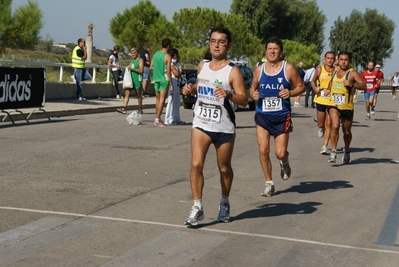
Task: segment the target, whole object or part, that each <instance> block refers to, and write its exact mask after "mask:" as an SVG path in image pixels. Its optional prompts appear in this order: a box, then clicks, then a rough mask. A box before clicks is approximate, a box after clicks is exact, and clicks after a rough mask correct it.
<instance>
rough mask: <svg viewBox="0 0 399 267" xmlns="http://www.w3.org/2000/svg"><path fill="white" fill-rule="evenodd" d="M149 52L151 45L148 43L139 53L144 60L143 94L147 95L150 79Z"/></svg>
mask: <svg viewBox="0 0 399 267" xmlns="http://www.w3.org/2000/svg"><path fill="white" fill-rule="evenodd" d="M150 53H151V47H150V46H149V45H145V46H144V50H143V51H142V52H141V54H140V58H142V59H143V62H144V69H143V96H144V97H148V96H149V94H148V93H147V88H148V84H149V83H150V82H151V81H150V64H151V59H150Z"/></svg>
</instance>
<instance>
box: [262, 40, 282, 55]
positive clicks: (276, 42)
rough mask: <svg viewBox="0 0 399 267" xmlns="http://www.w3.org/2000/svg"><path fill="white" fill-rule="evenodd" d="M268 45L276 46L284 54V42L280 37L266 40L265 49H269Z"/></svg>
mask: <svg viewBox="0 0 399 267" xmlns="http://www.w3.org/2000/svg"><path fill="white" fill-rule="evenodd" d="M268 44H276V45H278V47H280V50H281V53H282V52H283V42H282V41H281V39H280V38H278V37H270V38H268V39H267V40H266V44H265V49H266V48H267V45H268Z"/></svg>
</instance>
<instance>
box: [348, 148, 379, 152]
mask: <svg viewBox="0 0 399 267" xmlns="http://www.w3.org/2000/svg"><path fill="white" fill-rule="evenodd" d="M374 150H375V148H373V147H351V148H350V152H351V153H358V152H369V153H372V152H374Z"/></svg>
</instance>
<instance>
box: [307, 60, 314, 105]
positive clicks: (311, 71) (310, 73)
mask: <svg viewBox="0 0 399 267" xmlns="http://www.w3.org/2000/svg"><path fill="white" fill-rule="evenodd" d="M315 70H316V62H313V63H312V67H311V68H310V69H308V70H306V72H305V77H304V81H305V86H306V94H305V108H307V107H309V95H310V96H311V100H310V102H311V104H310V105H311V107H312V108H315V105H314V102H313V101H314V91H313V88H312V85H311V84H310V82H311V81H312V79H313V76H314V73H315Z"/></svg>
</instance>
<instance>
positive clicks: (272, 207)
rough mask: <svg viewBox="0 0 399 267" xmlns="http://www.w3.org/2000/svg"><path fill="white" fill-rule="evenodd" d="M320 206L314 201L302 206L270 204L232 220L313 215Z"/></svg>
mask: <svg viewBox="0 0 399 267" xmlns="http://www.w3.org/2000/svg"><path fill="white" fill-rule="evenodd" d="M318 205H322V203H320V202H312V201H309V202H303V203H300V204H291V203H268V204H264V205H261V206H258V207H257V208H256V209H252V210H248V211H245V212H243V213H241V214H238V215H237V216H234V217H231V218H230V219H231V221H239V220H243V219H252V218H264V217H275V216H283V215H289V214H292V215H294V214H311V213H313V212H315V211H316V210H317V209H316V208H315V206H318Z"/></svg>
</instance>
